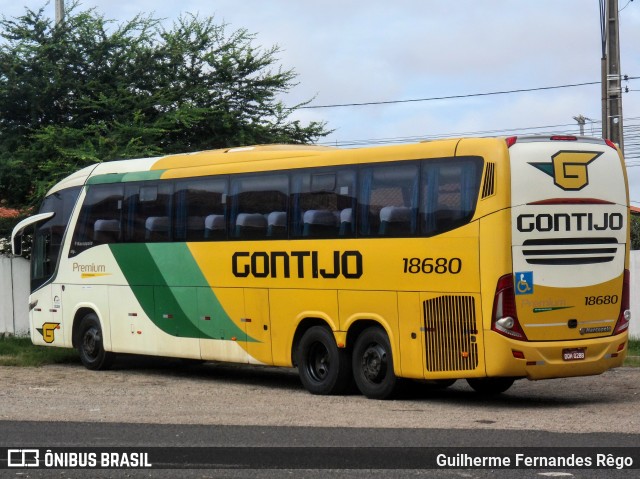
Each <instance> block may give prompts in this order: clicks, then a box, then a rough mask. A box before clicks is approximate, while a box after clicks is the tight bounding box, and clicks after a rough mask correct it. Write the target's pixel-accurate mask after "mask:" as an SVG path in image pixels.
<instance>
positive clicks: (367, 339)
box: [352, 326, 398, 399]
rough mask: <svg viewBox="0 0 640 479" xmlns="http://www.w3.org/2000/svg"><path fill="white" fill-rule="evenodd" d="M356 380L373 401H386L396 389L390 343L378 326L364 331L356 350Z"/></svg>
mask: <svg viewBox="0 0 640 479" xmlns="http://www.w3.org/2000/svg"><path fill="white" fill-rule="evenodd" d="M352 364H353V378H354V379H355V382H356V385H357V386H358V389H359V390H360V392H361V393H362V394H364V395H365V396H366V397H368V398H370V399H386V398H388V397H389V396H391V395H392V394H393V392H394V390H395V388H396V384H397V382H398V379H397V378H396V375H395V373H394V372H393V356H392V353H391V343H390V342H389V337H388V336H387V333H386V332H385V331H384V330H383V329H382V328H379V327H377V326H375V327H370V328H367V329H365V330H364V331H363V332H362V333H361V334H360V336H358V339H357V340H356V342H355V345H354V347H353V359H352Z"/></svg>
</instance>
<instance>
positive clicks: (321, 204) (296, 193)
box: [291, 168, 356, 238]
mask: <svg viewBox="0 0 640 479" xmlns="http://www.w3.org/2000/svg"><path fill="white" fill-rule="evenodd" d="M355 183H356V173H355V169H348V168H340V169H336V168H319V169H313V170H303V171H300V172H297V173H294V174H293V177H292V191H293V194H292V195H291V211H292V215H291V236H292V237H294V238H338V237H352V236H354V234H355V229H354V223H353V214H352V212H353V211H354V209H355V200H356V199H355Z"/></svg>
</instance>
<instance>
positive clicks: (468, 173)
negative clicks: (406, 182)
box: [420, 158, 483, 236]
mask: <svg viewBox="0 0 640 479" xmlns="http://www.w3.org/2000/svg"><path fill="white" fill-rule="evenodd" d="M482 167H483V161H482V159H481V158H460V159H455V160H449V161H446V162H444V161H429V160H425V161H424V163H423V168H422V181H421V185H422V205H421V207H420V217H421V223H422V234H423V235H425V236H433V235H436V234H440V233H444V232H445V231H450V230H452V229H455V228H458V227H460V226H462V225H464V224H466V223H468V222H469V221H470V220H471V218H472V217H473V213H474V212H475V207H476V201H477V199H478V191H479V188H480V177H481V176H482Z"/></svg>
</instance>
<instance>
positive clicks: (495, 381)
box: [467, 378, 514, 396]
mask: <svg viewBox="0 0 640 479" xmlns="http://www.w3.org/2000/svg"><path fill="white" fill-rule="evenodd" d="M513 382H514V379H513V378H469V379H467V383H469V386H471V387H472V388H473V390H474V391H475V392H477V393H478V394H482V395H484V396H493V395H496V394H501V393H503V392H505V391H506V390H507V389H509V388H510V387H511V386H512V385H513Z"/></svg>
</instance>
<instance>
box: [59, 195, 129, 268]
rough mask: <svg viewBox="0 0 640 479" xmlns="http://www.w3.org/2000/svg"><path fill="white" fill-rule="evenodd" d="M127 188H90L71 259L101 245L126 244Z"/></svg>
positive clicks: (74, 234)
mask: <svg viewBox="0 0 640 479" xmlns="http://www.w3.org/2000/svg"><path fill="white" fill-rule="evenodd" d="M122 200H123V186H122V185H121V184H104V185H90V186H88V187H87V193H86V196H85V199H84V202H83V204H82V208H81V209H80V215H79V216H78V221H77V223H76V227H75V230H74V232H73V239H72V241H71V248H70V251H69V256H75V255H77V254H79V253H81V252H83V251H84V250H86V249H88V248H91V247H92V246H97V245H101V244H109V243H117V242H119V241H122V234H121V231H122V229H121V219H122Z"/></svg>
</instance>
